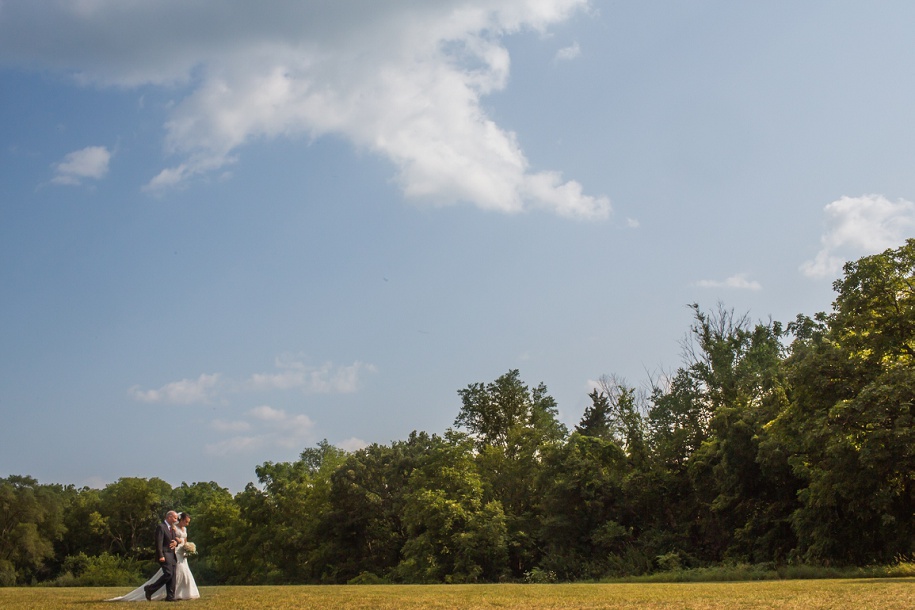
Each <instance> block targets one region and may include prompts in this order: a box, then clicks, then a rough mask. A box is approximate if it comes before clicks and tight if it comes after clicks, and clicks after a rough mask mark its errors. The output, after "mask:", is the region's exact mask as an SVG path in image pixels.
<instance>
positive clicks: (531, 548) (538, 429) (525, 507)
mask: <svg viewBox="0 0 915 610" xmlns="http://www.w3.org/2000/svg"><path fill="white" fill-rule="evenodd" d="M458 395H459V396H460V397H461V403H462V406H461V411H460V413H459V414H458V416H457V418H456V419H455V422H454V423H455V426H456V427H458V428H463V429H465V430H466V431H467V432H468V433H469V434H470V436H471V438H473V439H474V442H475V444H476V449H477V463H478V468H479V469H480V474H481V476H482V477H483V481H484V488H483V493H484V501H485V502H489V501H491V500H496V501H498V502H499V503H500V505H501V506H502V509H503V511H504V512H505V520H506V526H507V529H508V547H509V564H510V567H511V569H512V572H513V574H514V575H515V576H516V577H520V576H521V575H523V574H524V572H526V571H528V570H530V569H532V568H533V567H535V566H536V565H537V563H538V561H539V558H540V554H541V550H540V549H539V546H538V544H537V539H536V532H537V529H538V527H539V515H538V503H537V499H536V491H535V481H536V480H537V473H538V470H539V468H540V462H541V457H542V452H543V450H544V449H545V448H547V447H549V446H551V445H553V444H557V443H561V442H562V441H563V440H564V439H565V437H566V435H567V430H566V427H565V426H564V425H563V424H562V423H561V422H559V420H558V418H557V407H556V401H555V400H554V399H553V398H552V397H551V396H550V395H549V394H547V389H546V386H545V385H544V384H542V383H541V384H539V385H538V386H537V387H535V388H533V389H530V388H528V386H527V385H525V384H524V383H523V382H522V381H521V379H520V374H519V372H518V370H517V369H515V370H511V371H509V372H508V373H506V374H505V375H502V376H501V377H499V378H498V379H496V380H495V381H494V382H491V383H488V384H483V383H475V384H470V385H469V386H467V387H466V388H465V389H462V390H459V391H458Z"/></svg>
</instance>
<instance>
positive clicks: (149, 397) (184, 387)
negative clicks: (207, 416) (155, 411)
mask: <svg viewBox="0 0 915 610" xmlns="http://www.w3.org/2000/svg"><path fill="white" fill-rule="evenodd" d="M220 380H221V375H220V374H219V373H216V374H213V375H208V374H203V375H201V376H200V377H198V378H197V379H182V380H180V381H173V382H171V383H167V384H165V385H164V386H162V387H160V388H159V389H157V390H143V389H141V388H140V386H133V387H132V388H130V389H129V390H128V393H129V394H130V396H132V397H133V398H134V400H138V401H140V402H148V403H164V404H173V405H188V404H195V403H198V404H209V403H210V402H212V401H213V400H215V398H216V393H217V388H218V386H219V384H220Z"/></svg>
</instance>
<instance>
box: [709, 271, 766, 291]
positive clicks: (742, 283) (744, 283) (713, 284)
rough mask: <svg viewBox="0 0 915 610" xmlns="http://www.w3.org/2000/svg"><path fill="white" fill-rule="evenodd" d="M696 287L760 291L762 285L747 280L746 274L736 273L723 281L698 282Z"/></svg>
mask: <svg viewBox="0 0 915 610" xmlns="http://www.w3.org/2000/svg"><path fill="white" fill-rule="evenodd" d="M696 285H697V286H700V287H702V288H734V289H737V290H762V285H761V284H760V283H759V282H757V281H756V280H750V279H748V278H747V274H746V273H737V274H735V275H732V276H731V277H729V278H727V279H724V280H699V281H698V282H696Z"/></svg>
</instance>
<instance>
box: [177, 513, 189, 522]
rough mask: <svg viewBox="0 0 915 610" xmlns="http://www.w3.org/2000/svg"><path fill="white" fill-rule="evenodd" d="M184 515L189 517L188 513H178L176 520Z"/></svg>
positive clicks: (181, 518)
mask: <svg viewBox="0 0 915 610" xmlns="http://www.w3.org/2000/svg"><path fill="white" fill-rule="evenodd" d="M185 517H190V515H189V514H188V513H178V520H179V521H180V520H183V519H184V518H185Z"/></svg>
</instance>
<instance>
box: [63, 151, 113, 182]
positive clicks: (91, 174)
mask: <svg viewBox="0 0 915 610" xmlns="http://www.w3.org/2000/svg"><path fill="white" fill-rule="evenodd" d="M109 161H111V152H110V151H109V150H108V149H107V148H105V147H104V146H87V147H86V148H83V149H80V150H75V151H73V152H71V153H68V154H67V155H66V156H65V157H64V158H63V161H60V162H59V163H55V164H54V177H53V178H52V179H51V182H53V183H54V184H61V185H70V186H75V185H79V184H82V182H83V180H85V179H87V178H91V179H94V180H98V179H100V178H104V177H105V174H107V173H108V163H109Z"/></svg>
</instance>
